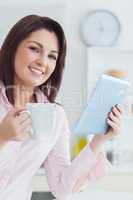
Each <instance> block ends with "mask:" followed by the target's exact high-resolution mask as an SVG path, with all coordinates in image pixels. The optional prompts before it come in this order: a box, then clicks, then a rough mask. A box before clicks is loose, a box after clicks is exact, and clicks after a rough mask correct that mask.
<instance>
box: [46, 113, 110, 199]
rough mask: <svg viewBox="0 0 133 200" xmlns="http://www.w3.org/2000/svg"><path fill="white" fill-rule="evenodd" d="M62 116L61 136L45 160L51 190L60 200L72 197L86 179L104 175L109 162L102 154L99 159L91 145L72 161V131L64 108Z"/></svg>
mask: <svg viewBox="0 0 133 200" xmlns="http://www.w3.org/2000/svg"><path fill="white" fill-rule="evenodd" d="M60 117H61V118H63V119H64V120H63V123H62V126H61V128H60V136H59V138H58V140H57V143H56V145H55V146H54V148H53V150H52V151H51V152H50V153H49V155H48V157H47V159H46V160H45V162H44V168H45V171H46V176H47V181H48V185H49V187H50V190H51V192H52V193H53V195H54V196H55V197H56V198H57V199H58V200H62V199H63V200H64V199H67V198H68V197H70V196H71V195H72V193H73V192H75V188H76V187H77V186H78V185H81V183H82V182H84V181H85V180H86V179H88V178H89V179H94V177H95V178H97V177H98V178H99V177H100V176H101V175H102V176H103V175H104V174H105V171H106V170H105V169H106V168H107V163H106V161H105V159H104V158H103V157H102V156H100V157H99V158H98V159H97V158H96V157H95V155H94V154H93V152H92V151H91V149H90V147H89V145H87V146H86V147H85V148H84V149H83V150H82V151H81V153H80V154H79V155H78V156H77V157H76V158H75V159H74V160H73V161H72V162H71V160H70V152H69V151H70V148H69V136H70V131H69V128H68V121H67V118H66V115H65V112H64V110H63V109H62V112H61V114H60ZM59 121H60V120H59Z"/></svg>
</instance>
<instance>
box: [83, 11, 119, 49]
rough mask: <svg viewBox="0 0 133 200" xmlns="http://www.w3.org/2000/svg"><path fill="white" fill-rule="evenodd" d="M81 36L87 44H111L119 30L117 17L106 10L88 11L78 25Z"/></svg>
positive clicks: (116, 38)
mask: <svg viewBox="0 0 133 200" xmlns="http://www.w3.org/2000/svg"><path fill="white" fill-rule="evenodd" d="M80 30H81V37H82V40H83V42H84V44H85V45H87V46H112V45H114V44H115V43H116V42H117V40H118V38H119V35H120V32H121V24H120V21H119V19H118V17H117V16H116V15H115V14H113V13H112V12H111V11H108V10H102V9H99V10H94V11H91V12H89V13H88V14H87V15H86V17H85V18H84V20H83V21H82V23H81V26H80Z"/></svg>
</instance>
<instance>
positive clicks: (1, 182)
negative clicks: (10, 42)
mask: <svg viewBox="0 0 133 200" xmlns="http://www.w3.org/2000/svg"><path fill="white" fill-rule="evenodd" d="M36 96H37V101H38V102H41V103H42V102H44V103H46V97H45V96H44V95H43V93H42V92H41V91H40V90H38V91H37V92H36ZM55 106H56V123H55V127H54V136H55V139H54V140H52V141H48V140H47V139H46V138H44V140H38V139H28V140H26V141H15V140H14V141H13V140H12V141H10V142H8V143H7V144H6V145H5V146H3V147H2V148H1V149H0V200H18V199H19V200H30V199H31V195H32V187H31V182H32V178H33V176H34V175H35V174H36V173H37V171H38V169H39V168H40V166H41V165H43V166H44V169H45V173H46V177H47V181H48V185H49V188H50V191H51V192H52V194H53V195H54V196H55V197H56V198H57V199H58V200H66V199H71V196H72V193H73V192H74V191H76V188H78V187H79V186H80V185H82V183H83V182H84V181H85V180H86V179H88V181H92V180H96V179H98V178H100V177H102V176H104V175H105V174H106V173H107V171H108V168H109V163H108V161H107V160H106V158H105V157H104V155H103V154H102V153H100V154H99V156H98V157H95V155H94V154H93V152H92V151H91V149H90V147H89V145H87V146H86V147H85V148H84V149H83V150H82V152H81V153H80V154H79V155H78V156H77V157H76V158H75V159H74V160H73V161H71V160H70V153H69V150H70V149H69V137H70V131H69V127H68V121H67V118H66V114H65V112H64V110H63V108H62V107H61V106H59V105H56V104H55ZM10 109H12V105H11V104H10V103H9V101H8V99H7V97H6V94H5V89H4V86H3V85H2V84H0V122H1V121H2V119H3V118H4V116H5V115H6V114H7V113H8V112H9V110H10ZM9 131H10V130H9ZM44 135H45V134H44ZM44 137H45V136H44Z"/></svg>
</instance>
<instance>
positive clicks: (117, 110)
mask: <svg viewBox="0 0 133 200" xmlns="http://www.w3.org/2000/svg"><path fill="white" fill-rule="evenodd" d="M123 112H124V111H123V108H122V107H121V106H120V105H117V106H114V107H113V108H112V110H111V112H110V113H109V115H108V118H107V123H108V125H109V129H108V131H107V133H105V134H104V135H103V134H97V135H95V136H94V137H93V139H92V141H91V142H90V147H91V149H92V151H93V152H94V153H95V154H96V155H97V154H98V153H99V152H100V151H101V149H102V147H103V145H104V144H105V143H106V142H107V141H108V140H110V139H112V138H114V137H115V136H118V135H119V134H120V133H121V125H122V119H123Z"/></svg>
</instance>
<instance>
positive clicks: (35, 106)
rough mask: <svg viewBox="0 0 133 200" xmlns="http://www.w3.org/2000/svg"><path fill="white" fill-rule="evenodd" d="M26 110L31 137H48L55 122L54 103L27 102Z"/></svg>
mask: <svg viewBox="0 0 133 200" xmlns="http://www.w3.org/2000/svg"><path fill="white" fill-rule="evenodd" d="M26 107H27V110H28V112H29V114H30V116H31V121H32V129H33V133H32V137H33V138H37V139H46V138H47V139H50V138H51V137H52V134H53V127H54V123H55V111H56V108H55V104H54V103H28V104H27V106H26Z"/></svg>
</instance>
